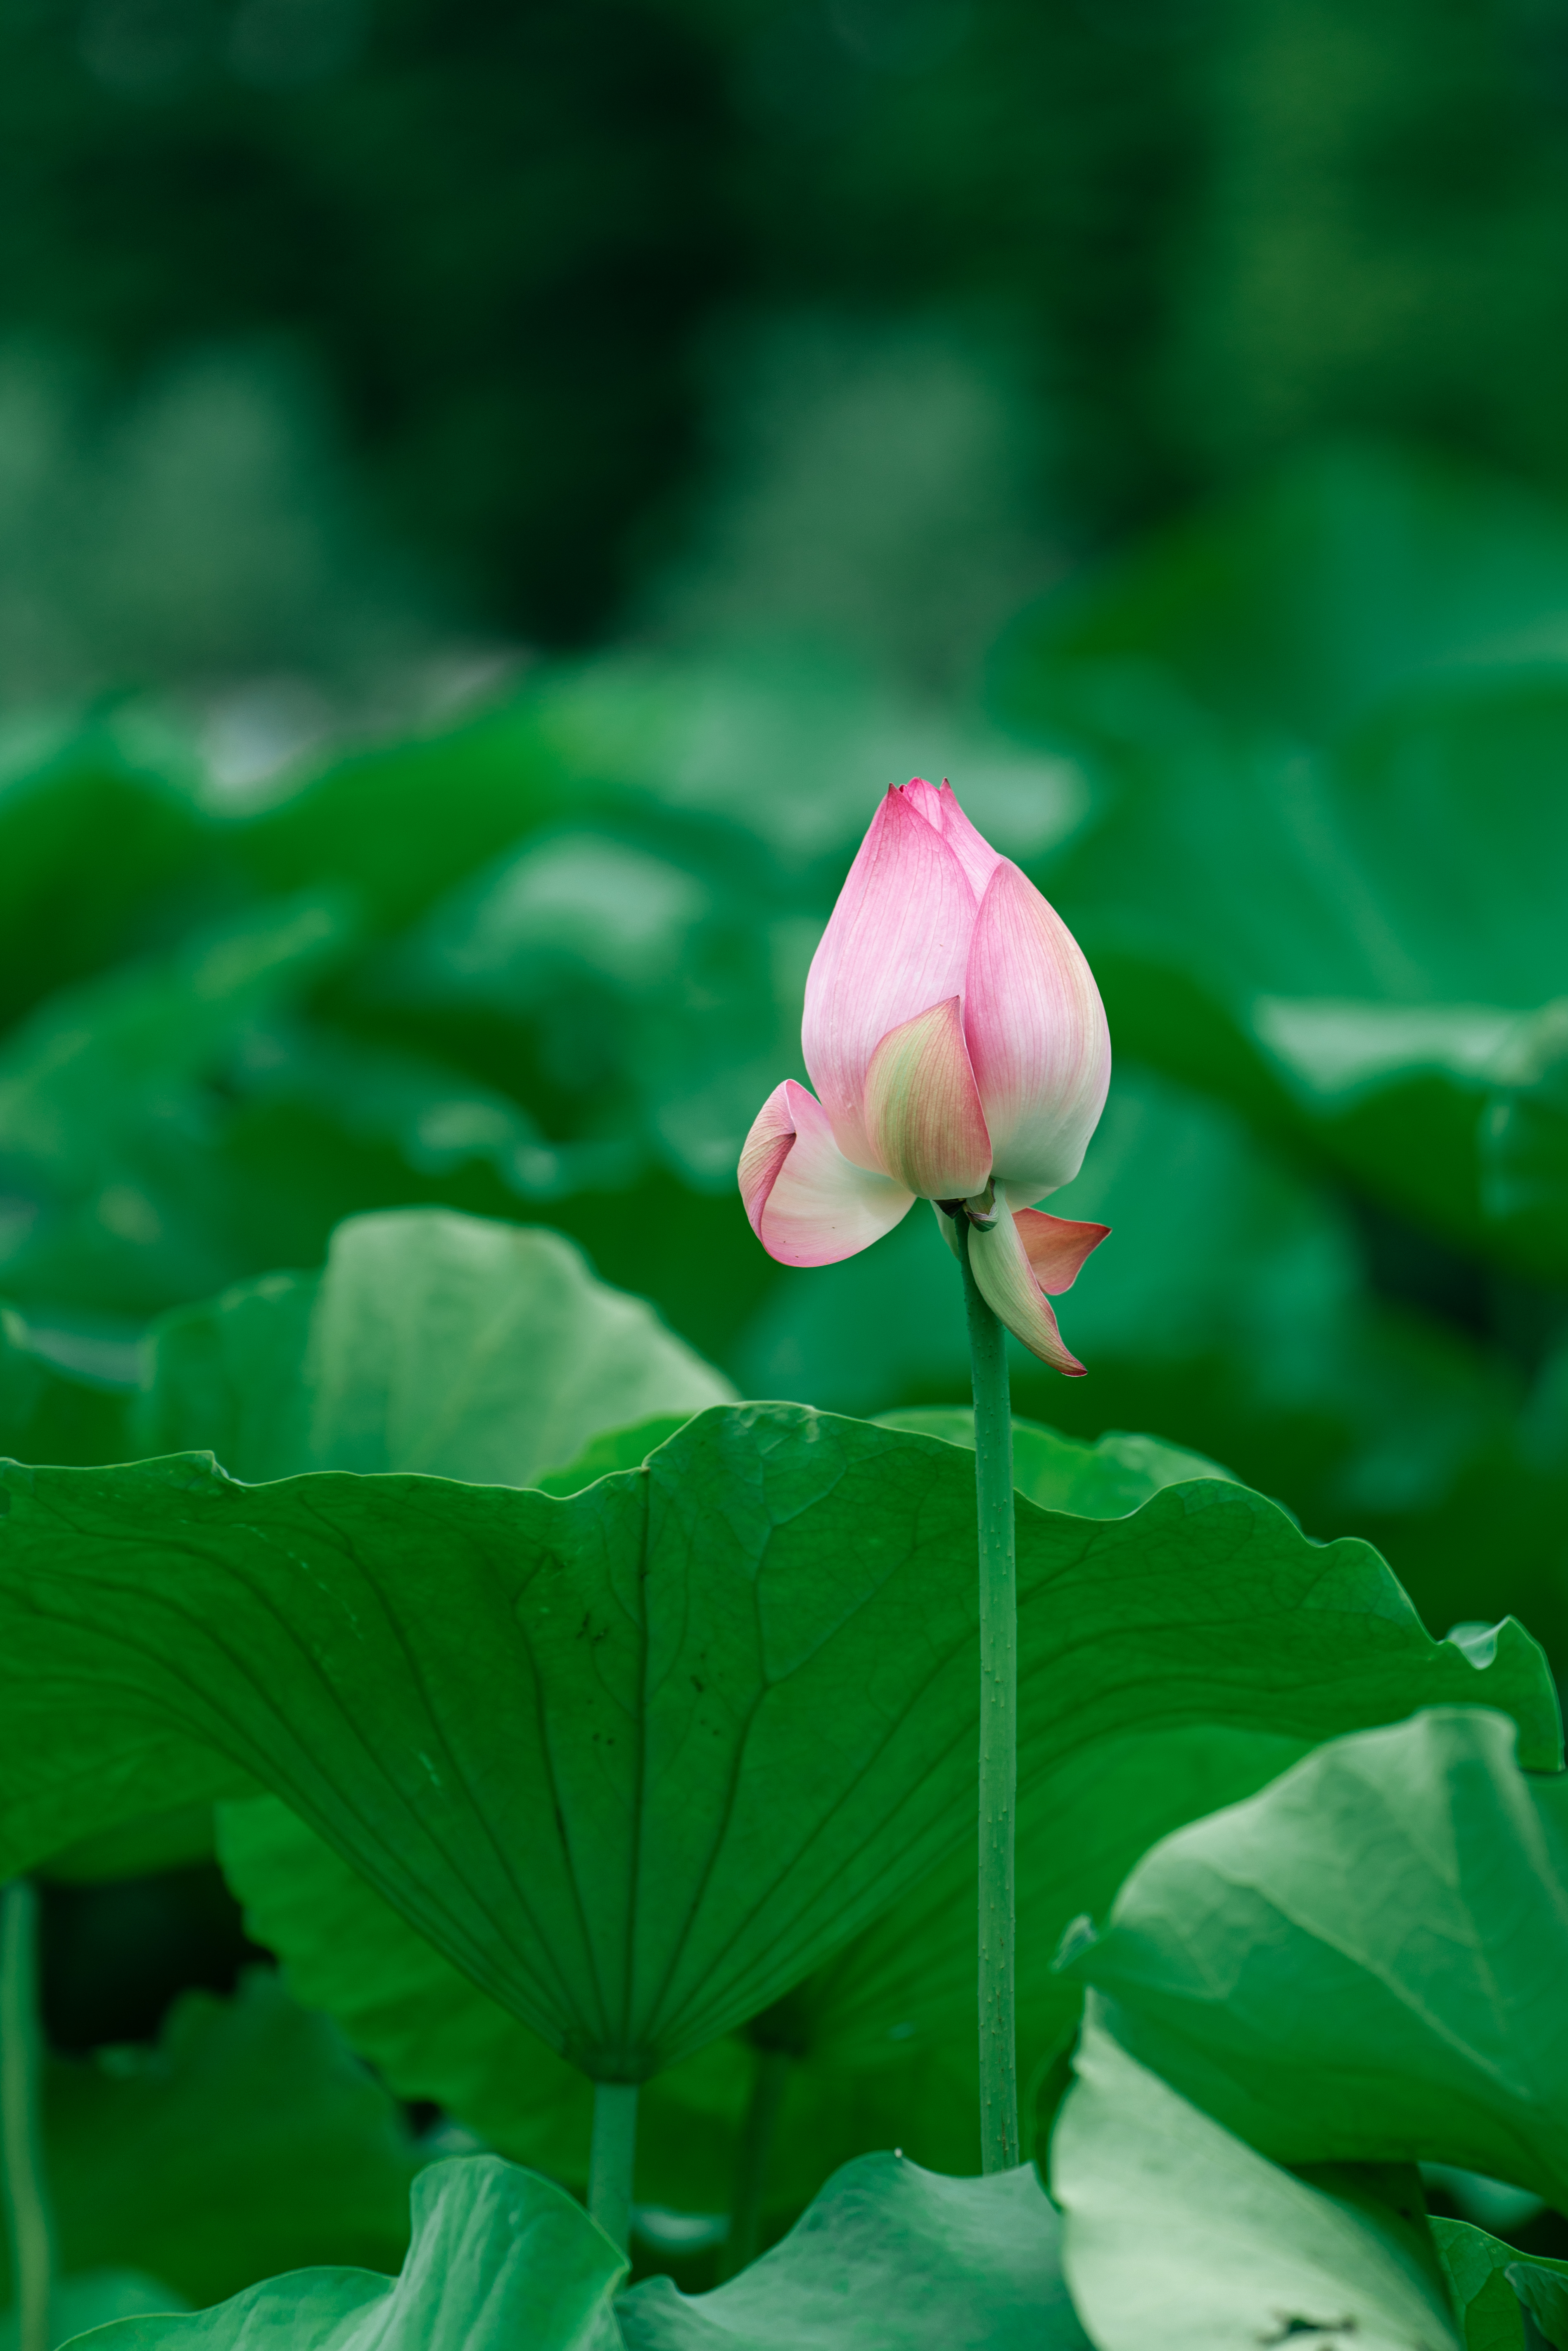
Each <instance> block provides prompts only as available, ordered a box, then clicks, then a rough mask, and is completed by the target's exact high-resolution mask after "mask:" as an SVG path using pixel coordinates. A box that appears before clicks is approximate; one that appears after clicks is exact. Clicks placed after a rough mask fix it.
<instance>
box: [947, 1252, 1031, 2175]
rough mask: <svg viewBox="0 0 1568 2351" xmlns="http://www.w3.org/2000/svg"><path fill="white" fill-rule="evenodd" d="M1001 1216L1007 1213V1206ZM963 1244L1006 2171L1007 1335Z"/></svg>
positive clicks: (1009, 1761)
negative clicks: (977, 1519) (987, 1298)
mask: <svg viewBox="0 0 1568 2351" xmlns="http://www.w3.org/2000/svg"><path fill="white" fill-rule="evenodd" d="M1003 1213H1004V1214H1005V1211H1004V1212H1003ZM958 1226H959V1233H960V1237H961V1239H962V1242H963V1250H962V1257H963V1266H964V1304H965V1308H966V1310H967V1315H968V1321H969V1369H970V1376H971V1378H972V1380H973V1384H974V1392H975V1492H976V1499H977V1505H978V1515H979V1552H980V1944H979V2003H980V2162H981V2167H982V2168H983V2169H984V2170H986V2171H988V2172H989V2171H1007V2170H1009V2169H1010V2168H1012V2166H1013V2165H1014V2164H1016V2163H1019V2162H1021V2161H1022V2159H1023V2158H1022V2152H1021V2148H1020V2145H1019V2090H1018V2028H1017V2022H1016V2014H1015V2010H1016V1998H1015V1989H1014V1986H1015V1968H1016V1951H1015V1946H1016V1941H1017V1927H1016V1918H1015V1905H1014V1893H1013V1816H1014V1813H1015V1811H1016V1808H1017V1796H1018V1577H1017V1567H1016V1562H1015V1552H1014V1535H1013V1422H1012V1404H1011V1399H1010V1398H1009V1394H1008V1356H1007V1332H1005V1331H1004V1330H1003V1328H1002V1326H1001V1324H1000V1322H998V1320H997V1317H996V1316H995V1314H993V1313H992V1311H991V1310H990V1308H989V1307H988V1305H987V1303H986V1301H985V1299H984V1298H983V1297H982V1296H981V1294H980V1290H979V1285H978V1284H977V1281H976V1280H975V1275H974V1269H973V1268H972V1266H971V1265H970V1263H969V1231H970V1227H969V1225H968V1222H967V1219H966V1218H965V1217H959V1219H958Z"/></svg>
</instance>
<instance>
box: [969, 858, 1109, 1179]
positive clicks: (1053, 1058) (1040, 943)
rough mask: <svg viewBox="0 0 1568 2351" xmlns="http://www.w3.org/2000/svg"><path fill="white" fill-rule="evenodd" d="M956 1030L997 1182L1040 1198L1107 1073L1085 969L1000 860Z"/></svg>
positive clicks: (1099, 1106)
mask: <svg viewBox="0 0 1568 2351" xmlns="http://www.w3.org/2000/svg"><path fill="white" fill-rule="evenodd" d="M964 1035H965V1037H966V1039H967V1042H968V1047H969V1060H970V1062H971V1064H972V1066H973V1069H974V1072H975V1081H976V1083H977V1085H978V1087H979V1090H980V1101H981V1103H982V1105H983V1106H984V1109H985V1113H986V1123H987V1125H988V1128H989V1129H990V1135H991V1148H992V1151H993V1152H994V1154H995V1175H996V1178H997V1186H998V1191H1000V1190H1003V1189H1004V1188H1005V1191H1006V1194H1007V1197H1008V1198H1009V1200H1010V1201H1012V1202H1014V1203H1022V1202H1024V1201H1028V1200H1038V1199H1040V1198H1041V1197H1042V1196H1044V1195H1045V1194H1046V1193H1047V1192H1054V1191H1055V1190H1056V1189H1057V1187H1058V1186H1059V1185H1061V1184H1066V1183H1068V1182H1069V1181H1070V1180H1071V1177H1073V1176H1074V1175H1077V1173H1078V1170H1079V1167H1080V1166H1081V1165H1082V1160H1083V1154H1084V1150H1085V1148H1086V1146H1087V1144H1088V1142H1089V1138H1090V1136H1091V1135H1092V1134H1093V1132H1094V1129H1095V1127H1096V1126H1097V1125H1098V1124H1099V1121H1100V1113H1101V1112H1102V1111H1103V1108H1104V1107H1105V1093H1106V1089H1107V1088H1108V1086H1109V1085H1110V1082H1111V1037H1110V1031H1109V1030H1108V1029H1107V1028H1106V1026H1105V1010H1104V1007H1103V1005H1102V1003H1101V1001H1100V991H1099V989H1098V988H1097V987H1095V985H1094V975H1093V973H1092V971H1091V970H1090V968H1089V966H1088V964H1087V963H1086V962H1085V960H1084V957H1083V954H1082V949H1081V948H1080V946H1079V945H1078V942H1077V940H1076V939H1075V938H1074V937H1073V935H1072V934H1071V931H1070V930H1069V929H1068V927H1067V925H1066V924H1065V923H1064V922H1063V921H1062V919H1061V915H1060V914H1057V913H1056V911H1055V909H1054V908H1053V907H1051V906H1050V905H1048V904H1047V903H1046V901H1045V900H1044V899H1043V898H1042V897H1041V896H1040V892H1039V891H1038V890H1037V889H1036V888H1035V886H1034V884H1033V883H1032V882H1030V881H1029V880H1028V879H1027V877H1026V876H1025V875H1024V874H1022V873H1020V872H1019V869H1018V867H1017V866H1016V865H1013V864H1011V863H1009V861H1008V860H1007V859H1006V858H1000V859H998V862H997V866H996V869H995V871H994V872H993V873H992V875H991V878H990V881H989V882H988V884H987V886H986V894H985V896H984V898H983V899H982V900H981V902H980V911H979V915H978V917H977V921H976V924H975V930H974V936H973V938H972V940H971V943H970V947H969V960H968V966H967V971H966V975H965V985H964Z"/></svg>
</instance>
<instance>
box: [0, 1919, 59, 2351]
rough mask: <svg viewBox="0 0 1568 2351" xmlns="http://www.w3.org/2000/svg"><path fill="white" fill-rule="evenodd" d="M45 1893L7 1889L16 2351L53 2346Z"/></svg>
mask: <svg viewBox="0 0 1568 2351" xmlns="http://www.w3.org/2000/svg"><path fill="white" fill-rule="evenodd" d="M37 1979H38V1896H37V1891H36V1889H35V1888H34V1887H33V1886H29V1885H28V1884H27V1882H26V1879H25V1878H16V1879H14V1880H13V1881H12V1883H11V1884H10V1885H9V1886H5V1888H4V1890H0V2155H3V2156H4V2160H5V2229H6V2234H7V2236H8V2237H9V2239H10V2243H11V2274H12V2277H13V2279H14V2281H15V2286H16V2351H49V2345H50V2342H51V2340H52V2329H51V2326H50V2323H49V2320H50V2312H49V2304H50V2298H51V2294H52V2292H53V2286H54V2269H55V2247H54V2226H53V2222H52V2220H51V2218H50V2213H49V2194H48V2188H47V2183H46V2179H45V2173H44V2148H43V2130H42V2125H41V2118H40V2105H41V2086H42V2085H41V2081H40V2074H41V2066H40V2063H39V2055H40V2053H39V2034H38V1995H37Z"/></svg>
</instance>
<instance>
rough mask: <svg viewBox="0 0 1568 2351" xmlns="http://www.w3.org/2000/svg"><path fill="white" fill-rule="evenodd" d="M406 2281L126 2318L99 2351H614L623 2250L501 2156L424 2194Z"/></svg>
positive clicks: (294, 2283) (433, 2171)
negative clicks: (201, 2350)
mask: <svg viewBox="0 0 1568 2351" xmlns="http://www.w3.org/2000/svg"><path fill="white" fill-rule="evenodd" d="M412 2200H413V2243H412V2245H411V2246H410V2248H409V2253H408V2258H407V2260H406V2261H405V2262H404V2263H403V2266H402V2272H401V2273H400V2274H399V2275H398V2276H397V2277H395V2278H392V2277H376V2276H373V2275H371V2273H368V2272H367V2271H365V2270H362V2269H344V2268H332V2269H303V2270H296V2271H295V2272H294V2273H293V2274H292V2275H288V2276H284V2277H274V2278H269V2279H267V2282H266V2283H265V2284H261V2285H253V2286H251V2287H249V2288H248V2289H247V2290H246V2292H245V2293H243V2294H237V2295H235V2298H234V2299H233V2300H232V2301H230V2302H225V2303H220V2304H218V2306H217V2307H216V2309H214V2310H201V2311H196V2312H193V2314H191V2315H189V2316H187V2317H174V2318H127V2319H122V2320H120V2322H119V2324H118V2325H115V2326H114V2327H112V2328H111V2329H110V2330H109V2331H107V2332H106V2333H104V2334H103V2335H101V2336H100V2337H99V2341H100V2342H101V2345H102V2351H186V2346H196V2345H210V2346H213V2351H227V2346H237V2345H240V2344H244V2345H245V2346H247V2351H250V2346H256V2351H273V2346H276V2351H284V2346H287V2351H329V2346H330V2351H371V2346H374V2351H514V2346H516V2345H517V2343H518V2342H519V2341H523V2342H526V2343H527V2344H528V2346H529V2351H534V2346H538V2351H610V2346H612V2345H613V2344H614V2342H615V2340H616V2336H615V2321H614V2318H613V2315H612V2309H611V2295H612V2293H613V2291H614V2288H615V2285H616V2283H617V2281H618V2280H619V2279H620V2278H621V2277H622V2276H623V2275H624V2273H625V2266H626V2265H625V2262H623V2260H622V2257H621V2255H620V2254H619V2253H618V2252H616V2250H615V2247H614V2246H613V2245H612V2243H611V2241H610V2240H609V2238H608V2237H607V2236H605V2234H604V2233H603V2231H602V2230H601V2229H599V2228H597V2227H596V2226H595V2224H594V2223H593V2222H592V2221H591V2220H590V2219H589V2218H588V2215H587V2213H586V2212H584V2211H583V2210H582V2208H581V2206H580V2204H576V2203H574V2202H573V2200H572V2199H571V2198H570V2196H568V2195H567V2194H566V2192H565V2190H564V2189H559V2188H556V2187H553V2186H552V2185H551V2183H550V2182H549V2180H548V2179H539V2178H538V2175H537V2174H536V2173H534V2172H529V2171H519V2170H517V2169H516V2168H514V2167H513V2166H512V2165H510V2164H507V2163H503V2162H502V2161H501V2160H500V2159H499V2158H498V2157H496V2156H467V2157H464V2158H458V2159H456V2160H455V2161H452V2162H447V2163H438V2164H433V2165H432V2166H431V2167H430V2168H429V2169H428V2170H426V2171H423V2172H421V2173H420V2175H419V2177H418V2178H417V2179H415V2180H414V2182H413V2199H412Z"/></svg>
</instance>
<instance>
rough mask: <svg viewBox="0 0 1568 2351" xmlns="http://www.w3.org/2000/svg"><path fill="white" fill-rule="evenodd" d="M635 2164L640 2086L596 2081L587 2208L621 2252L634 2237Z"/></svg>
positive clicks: (630, 2083)
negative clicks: (633, 2194) (633, 2186)
mask: <svg viewBox="0 0 1568 2351" xmlns="http://www.w3.org/2000/svg"><path fill="white" fill-rule="evenodd" d="M636 2163H637V2085H636V2083H635V2082H596V2083H595V2084H594V2085H593V2144H592V2146H591V2148H590V2150H589V2157H588V2209H589V2211H590V2212H591V2214H592V2216H593V2218H594V2219H595V2220H597V2221H598V2223H599V2225H600V2227H601V2229H602V2230H603V2231H604V2233H605V2235H606V2236H607V2237H609V2238H612V2240H613V2241H614V2242H615V2243H616V2244H618V2245H619V2246H620V2248H621V2250H622V2252H625V2251H626V2248H627V2245H628V2243H629V2242H630V2241H631V2236H632V2173H633V2171H634V2170H635V2168H636Z"/></svg>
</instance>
